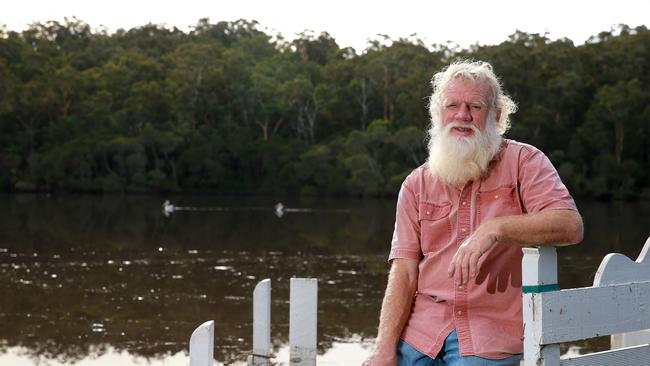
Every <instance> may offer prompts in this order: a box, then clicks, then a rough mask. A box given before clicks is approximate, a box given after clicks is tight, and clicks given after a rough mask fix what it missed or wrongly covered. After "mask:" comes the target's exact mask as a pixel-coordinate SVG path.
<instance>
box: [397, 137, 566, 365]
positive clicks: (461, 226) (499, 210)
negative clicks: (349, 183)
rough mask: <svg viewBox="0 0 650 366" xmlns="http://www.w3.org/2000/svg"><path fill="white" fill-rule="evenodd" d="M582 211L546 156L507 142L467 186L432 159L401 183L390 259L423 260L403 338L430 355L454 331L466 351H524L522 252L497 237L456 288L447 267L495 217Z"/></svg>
mask: <svg viewBox="0 0 650 366" xmlns="http://www.w3.org/2000/svg"><path fill="white" fill-rule="evenodd" d="M551 209H568V210H576V211H577V209H576V205H575V203H574V201H573V198H571V195H570V194H569V192H568V191H567V189H566V187H565V186H564V184H562V181H561V180H560V177H559V176H558V174H557V171H556V170H555V168H554V167H553V165H552V164H551V162H550V161H549V160H548V158H547V157H546V156H545V155H544V154H543V153H542V152H541V151H539V150H538V149H536V148H535V147H533V146H531V145H527V144H523V143H519V142H516V141H513V140H504V141H503V142H502V144H501V148H500V150H499V152H498V153H497V154H496V155H495V157H494V158H493V159H492V161H491V162H490V165H489V167H488V171H487V172H486V174H485V175H484V176H483V177H482V178H481V179H480V180H476V181H472V182H468V183H467V184H465V185H464V186H463V187H455V186H452V185H448V184H446V183H444V182H443V181H441V180H440V179H438V178H437V177H435V176H433V175H432V174H431V172H430V171H429V168H428V166H427V164H424V165H422V166H420V167H419V168H417V169H415V170H414V171H413V172H412V173H411V174H410V175H409V176H408V177H407V178H406V179H405V181H404V183H403V184H402V187H401V190H400V193H399V198H398V201H397V214H396V220H395V230H394V233H393V240H392V244H391V251H390V255H389V261H392V260H393V259H396V258H406V259H413V260H417V261H419V275H418V283H417V292H416V295H415V297H414V299H413V304H412V309H411V313H410V316H409V319H408V322H407V324H406V326H405V328H404V331H403V333H402V336H401V337H402V339H403V340H404V341H406V342H407V343H409V344H410V345H411V346H413V347H414V348H416V349H417V350H419V351H420V352H422V353H425V354H427V355H429V356H431V357H432V358H435V357H436V355H437V354H438V353H439V352H440V349H441V348H442V345H443V343H444V340H445V338H446V337H447V336H448V335H449V333H450V332H451V331H452V330H453V329H456V332H457V333H458V341H459V346H460V353H461V355H463V356H467V355H476V356H481V357H486V358H503V357H507V356H509V355H512V354H517V353H522V352H523V343H522V337H523V319H522V294H521V259H522V250H521V247H520V246H518V245H511V244H508V243H504V242H497V243H496V244H495V245H494V246H493V247H492V248H491V249H489V250H488V251H487V252H486V253H485V254H484V259H483V264H482V266H481V268H480V271H479V273H478V275H477V276H476V277H475V278H473V279H470V282H469V283H467V284H465V285H464V286H458V285H456V284H455V283H454V280H453V278H450V277H449V276H448V275H447V268H448V266H449V263H450V262H451V259H452V257H453V256H454V254H455V253H456V251H457V250H458V247H459V246H460V244H461V243H462V242H463V241H464V240H465V239H467V238H468V237H469V236H470V235H471V234H472V233H473V232H474V230H476V229H477V228H478V227H479V226H480V225H481V223H483V222H485V221H486V220H489V219H491V218H494V217H499V216H508V215H520V214H526V213H536V212H540V211H543V210H551Z"/></svg>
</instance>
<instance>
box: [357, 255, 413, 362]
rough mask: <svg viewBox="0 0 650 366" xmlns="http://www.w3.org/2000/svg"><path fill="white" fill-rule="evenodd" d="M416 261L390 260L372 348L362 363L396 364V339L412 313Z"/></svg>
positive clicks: (397, 339)
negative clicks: (377, 327) (367, 357)
mask: <svg viewBox="0 0 650 366" xmlns="http://www.w3.org/2000/svg"><path fill="white" fill-rule="evenodd" d="M418 264H419V263H418V261H416V260H413V259H394V260H393V262H392V265H391V268H390V273H389V275H388V285H387V286H386V294H385V295H384V301H383V302H382V305H381V313H380V315H379V331H378V334H377V340H376V341H375V350H374V352H373V354H372V356H371V357H370V359H368V360H367V361H366V362H365V363H364V366H395V365H396V364H397V357H396V348H397V342H398V341H399V337H400V335H401V334H402V330H403V329H404V326H405V325H406V322H407V320H408V317H409V314H410V313H411V306H412V304H413V296H414V295H415V291H416V289H417V281H418Z"/></svg>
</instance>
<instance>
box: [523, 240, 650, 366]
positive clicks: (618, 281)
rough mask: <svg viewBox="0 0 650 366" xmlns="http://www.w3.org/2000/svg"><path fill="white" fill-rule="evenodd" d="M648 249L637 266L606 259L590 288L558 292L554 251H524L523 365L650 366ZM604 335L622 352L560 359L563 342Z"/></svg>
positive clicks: (622, 258) (621, 257) (649, 245)
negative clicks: (633, 343) (610, 338)
mask: <svg viewBox="0 0 650 366" xmlns="http://www.w3.org/2000/svg"><path fill="white" fill-rule="evenodd" d="M648 250H650V238H649V239H648V240H647V241H646V243H645V245H644V247H643V250H642V251H641V254H640V255H639V257H638V259H637V260H636V262H633V261H632V260H630V259H629V258H627V257H626V256H624V255H621V254H608V255H607V256H605V258H604V259H603V261H602V262H601V264H600V267H599V268H598V271H597V272H596V276H595V278H594V283H593V286H592V287H584V288H575V289H567V290H559V288H558V282H557V255H556V252H555V248H554V247H540V248H524V259H523V261H522V266H523V278H522V282H523V287H522V291H523V296H524V298H523V306H524V309H523V316H524V365H525V366H539V365H544V366H560V365H561V366H578V365H584V366H587V365H588V366H598V365H608V366H612V365H616V366H628V365H629V366H639V365H650V333H648V332H644V331H643V330H645V329H648V328H650V259H647V258H646V254H647V252H648ZM639 331H640V332H639ZM628 332H635V333H628ZM621 333H624V334H622V335H621ZM604 335H612V344H614V345H617V344H618V346H619V347H622V348H619V349H614V350H609V351H604V352H598V353H592V354H586V355H580V356H565V357H562V358H560V344H561V343H564V342H573V341H577V340H582V339H588V338H593V337H599V336H604ZM630 341H634V342H636V343H637V344H639V345H632V344H630V343H631V342H630Z"/></svg>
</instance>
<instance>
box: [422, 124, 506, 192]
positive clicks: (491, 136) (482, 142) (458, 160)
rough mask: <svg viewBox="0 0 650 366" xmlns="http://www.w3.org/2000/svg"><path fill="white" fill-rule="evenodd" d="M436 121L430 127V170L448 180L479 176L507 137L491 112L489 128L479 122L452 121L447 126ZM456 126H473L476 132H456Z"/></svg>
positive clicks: (445, 180) (462, 182)
mask: <svg viewBox="0 0 650 366" xmlns="http://www.w3.org/2000/svg"><path fill="white" fill-rule="evenodd" d="M441 125H442V124H441V123H435V124H434V126H433V127H432V128H431V129H430V130H429V160H428V161H427V164H428V165H429V170H431V173H432V174H433V175H434V176H437V177H439V178H440V179H442V180H443V181H444V182H445V183H447V184H452V185H458V184H464V183H467V182H469V181H472V180H477V179H479V178H480V177H481V176H482V175H483V174H484V173H485V172H486V171H487V169H488V165H489V164H490V161H491V160H492V158H493V157H494V155H495V154H496V153H497V152H498V151H499V146H500V145H501V141H502V140H503V138H502V137H501V135H500V134H499V132H498V131H497V129H496V118H495V116H493V115H492V114H490V115H489V116H488V121H487V123H486V127H485V131H483V132H481V131H480V130H479V129H478V128H477V127H476V126H474V125H471V124H467V123H462V122H451V123H449V124H448V125H447V126H445V127H444V128H443V127H442V126H441ZM453 127H465V128H471V129H472V130H473V131H474V132H473V134H472V135H470V136H467V137H463V136H454V135H451V133H450V131H451V129H452V128H453Z"/></svg>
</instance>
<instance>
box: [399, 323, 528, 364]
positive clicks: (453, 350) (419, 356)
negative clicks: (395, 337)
mask: <svg viewBox="0 0 650 366" xmlns="http://www.w3.org/2000/svg"><path fill="white" fill-rule="evenodd" d="M522 359H523V355H521V354H518V355H514V356H510V357H507V358H502V359H499V360H493V359H490V358H483V357H479V356H461V355H460V349H459V348H458V335H457V334H456V330H455V329H454V330H453V331H452V332H451V333H450V334H449V336H447V338H446V339H445V344H444V345H443V346H442V350H440V353H438V356H436V358H435V359H432V358H431V357H429V356H427V355H425V354H424V353H421V352H420V351H418V350H416V349H415V348H413V347H411V345H410V344H408V343H406V342H404V341H403V340H400V341H399V343H398V344H397V366H512V365H518V364H519V361H521V360H522Z"/></svg>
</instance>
